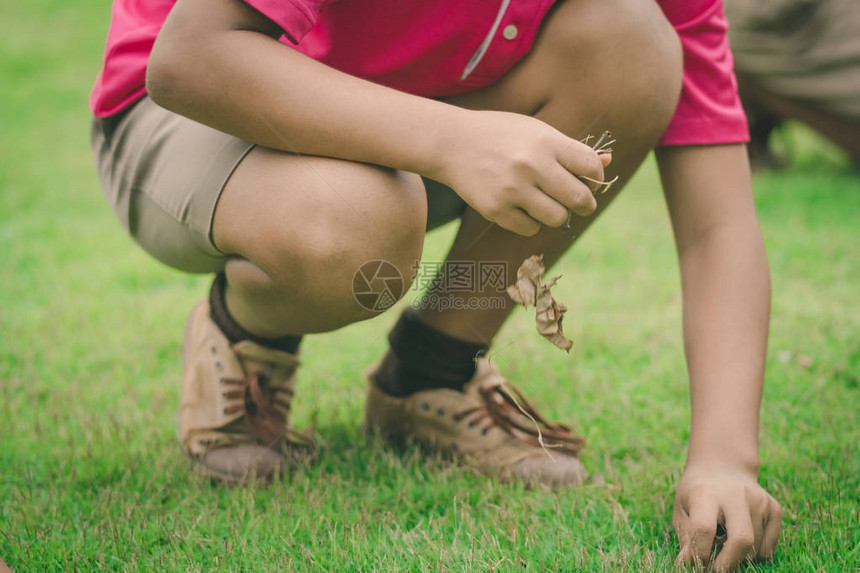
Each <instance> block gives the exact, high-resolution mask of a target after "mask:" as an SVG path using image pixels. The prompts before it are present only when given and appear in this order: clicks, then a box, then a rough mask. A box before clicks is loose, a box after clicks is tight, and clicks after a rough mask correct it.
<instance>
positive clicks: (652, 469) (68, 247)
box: [0, 0, 860, 573]
mask: <svg viewBox="0 0 860 573" xmlns="http://www.w3.org/2000/svg"><path fill="white" fill-rule="evenodd" d="M108 5H109V2H108V0H78V1H77V2H61V1H60V0H29V1H28V2H4V3H2V4H0V22H2V23H3V24H2V26H3V33H2V35H0V277H2V278H0V557H2V559H3V560H5V561H6V562H7V563H8V564H9V565H10V566H11V567H12V569H13V570H15V571H18V572H21V571H39V572H41V571H73V570H80V571H93V570H116V571H126V570H140V571H153V570H159V571H215V570H218V571H221V570H223V571H228V570H232V571H251V570H285V571H290V570H321V571H326V570H354V571H359V570H361V571H364V570H418V569H432V570H437V569H438V570H451V571H484V570H534V571H540V570H552V571H613V572H614V571H652V570H666V569H669V568H671V563H672V560H673V558H674V555H675V553H676V551H677V548H676V541H675V539H674V536H673V534H672V531H671V524H670V518H671V500H672V492H673V486H674V483H675V482H676V480H677V479H678V477H679V475H680V472H681V467H682V463H683V460H684V453H685V445H686V438H687V427H688V416H689V414H688V407H687V386H686V379H685V367H684V360H683V354H682V347H681V336H680V312H679V307H680V304H679V284H678V283H679V281H678V271H677V262H676V259H675V253H674V248H673V245H672V241H671V234H670V229H669V224H668V219H667V215H666V212H665V207H664V204H663V202H662V199H661V195H660V190H659V185H658V182H657V177H656V170H655V168H654V166H653V163H652V162H649V163H648V164H647V165H646V166H645V168H643V170H642V171H641V172H640V173H639V174H638V175H637V178H636V179H635V181H633V182H632V183H631V184H630V186H629V187H628V189H627V191H626V192H625V194H624V195H623V196H622V197H621V198H620V199H619V201H618V202H617V204H616V205H615V206H614V207H613V208H612V209H611V210H610V211H609V213H607V215H606V217H605V219H604V220H603V221H601V222H600V223H599V224H598V225H597V226H596V227H595V228H594V229H593V231H592V232H590V234H589V235H587V236H586V237H584V239H583V240H582V241H581V243H580V244H579V245H578V246H577V248H576V249H574V250H573V251H572V252H571V253H570V254H569V255H568V256H567V257H566V258H565V259H564V260H563V262H562V263H561V264H560V265H559V268H558V269H557V270H558V271H559V272H560V273H561V274H563V275H564V278H563V279H562V281H561V282H560V283H559V285H558V287H557V289H556V291H555V294H556V297H557V298H558V299H559V300H561V301H563V302H565V303H566V304H567V305H568V306H569V307H570V312H569V315H568V317H569V318H568V319H567V321H566V323H565V328H566V331H567V332H568V333H569V335H570V336H571V338H573V340H574V342H575V347H574V351H573V352H572V354H571V355H570V356H569V357H568V356H566V355H565V354H564V353H562V352H559V351H558V350H556V349H555V348H553V347H551V346H550V345H549V344H547V343H546V342H545V341H543V340H542V339H540V337H539V336H538V335H537V334H536V333H534V331H533V324H532V323H530V318H529V315H528V313H526V312H525V311H523V312H520V313H517V314H516V315H515V316H514V318H513V319H512V320H511V322H510V323H509V324H508V325H507V327H506V328H505V330H504V331H503V333H502V334H501V336H500V337H499V339H498V342H497V346H496V353H495V355H496V360H497V362H498V363H499V364H500V366H501V368H502V370H503V372H505V373H506V374H508V375H509V376H510V377H511V379H512V380H513V382H514V383H516V384H518V385H520V386H521V387H524V388H527V389H528V391H529V394H530V395H533V396H536V397H539V398H538V399H537V400H536V401H537V402H538V403H539V404H542V407H543V409H544V410H546V412H547V413H548V414H552V417H555V418H561V419H564V420H567V421H569V422H571V423H573V424H574V426H575V427H576V428H577V429H578V430H579V431H580V432H582V433H583V434H584V435H585V436H586V437H587V439H588V443H589V446H588V448H587V449H586V450H585V452H584V454H583V460H584V463H585V464H586V465H587V467H588V468H589V469H590V470H591V471H592V472H593V473H596V474H600V475H601V476H602V477H603V479H604V481H605V484H601V485H597V484H594V485H588V486H586V487H583V488H580V489H573V490H568V491H563V492H559V493H556V494H552V493H548V492H545V491H541V490H534V491H527V490H524V489H523V488H521V487H517V486H511V485H504V484H500V483H498V482H495V481H488V480H485V479H480V478H477V477H474V476H471V475H464V474H463V473H462V472H461V471H460V470H458V469H457V468H454V467H450V466H448V465H446V464H444V463H442V462H439V461H425V460H422V459H421V458H419V457H418V456H417V454H415V453H414V452H412V453H406V454H395V453H392V452H390V451H387V450H385V449H383V448H381V447H379V445H378V444H375V443H373V442H372V441H370V440H368V439H366V438H364V437H362V435H361V434H360V432H359V425H360V422H361V415H362V399H363V393H364V384H363V381H362V372H363V371H364V370H365V368H366V367H367V366H368V365H369V364H370V363H372V362H373V361H374V360H376V359H377V357H379V356H380V355H381V353H382V352H383V351H384V349H385V334H386V332H387V328H388V327H389V326H390V325H391V323H392V321H393V319H394V318H395V316H396V312H389V313H387V314H385V315H383V316H382V317H380V318H378V319H376V320H373V321H369V322H366V323H362V324H358V325H354V326H352V327H349V328H346V329H343V330H341V331H338V332H335V333H332V334H329V335H325V336H314V337H309V338H308V339H307V343H306V346H305V360H304V362H305V367H304V369H303V371H302V379H301V380H300V383H299V392H300V393H299V397H298V398H297V402H296V414H295V416H296V422H297V425H299V426H300V427H301V426H305V425H314V426H315V428H316V432H317V433H318V435H319V439H320V441H321V443H322V445H323V451H322V456H321V459H320V461H319V463H318V464H316V465H314V466H313V467H311V468H308V469H302V470H299V471H298V472H296V473H295V475H293V476H292V477H291V478H290V479H289V480H287V481H285V482H284V483H278V484H275V485H273V486H272V487H269V488H266V489H256V488H251V487H248V488H240V489H224V488H218V487H213V486H212V485H210V484H209V483H206V482H203V481H199V480H194V479H189V476H188V473H187V471H186V464H185V461H184V460H183V458H182V457H181V456H180V454H179V451H178V447H177V442H176V438H175V433H176V430H175V420H176V405H177V399H178V393H179V377H180V344H181V336H182V326H183V322H184V320H185V315H186V312H187V310H188V309H189V308H190V306H191V304H192V303H193V302H194V301H196V300H197V299H199V298H201V297H202V296H203V295H204V293H205V292H206V290H207V287H208V279H207V278H206V277H198V276H186V275H182V274H179V273H177V272H174V271H172V270H170V269H168V268H166V267H163V266H160V265H159V264H158V263H156V262H154V261H152V260H150V259H148V258H147V257H146V256H145V255H144V254H143V253H142V252H141V251H140V250H139V249H138V248H137V247H136V246H135V245H134V244H133V243H132V241H131V240H130V239H128V238H127V237H126V236H125V234H124V232H123V231H122V229H121V228H120V226H119V225H118V224H117V223H116V222H115V221H114V219H113V215H112V214H111V213H110V212H109V210H108V207H107V205H106V203H105V202H104V201H103V199H102V198H101V193H100V191H99V189H98V186H97V182H96V178H95V174H94V170H93V167H92V160H91V157H90V151H89V145H88V123H89V117H88V111H87V106H86V97H87V95H88V91H89V88H90V85H91V82H92V80H93V78H94V76H95V74H96V71H97V68H98V65H99V62H100V58H101V49H102V45H103V41H104V34H105V31H106V26H107V21H108ZM786 141H788V142H790V143H791V144H792V146H793V147H794V154H795V156H796V158H797V161H796V164H795V168H794V169H793V170H791V171H788V172H784V173H779V174H762V175H759V176H757V177H756V201H757V204H758V208H759V212H760V217H761V221H762V225H763V229H764V234H765V240H766V242H767V246H768V251H769V256H770V262H771V267H772V272H773V284H774V299H773V319H772V325H771V339H770V351H769V355H768V362H767V379H766V386H765V396H764V406H763V416H762V430H761V442H762V448H761V453H762V467H761V480H762V482H763V484H764V485H765V487H766V488H767V489H768V490H769V491H771V492H772V493H773V494H774V496H775V497H777V499H779V500H780V501H781V502H782V503H783V504H784V507H785V527H784V533H783V537H782V540H781V542H780V546H779V549H778V551H777V555H776V559H775V561H774V562H773V563H772V564H768V565H758V566H752V567H750V568H749V570H754V571H767V572H774V573H775V572H797V571H826V572H833V571H857V570H858V567H860V509H858V500H860V453H859V452H860V430H858V424H860V416H858V411H860V388H858V385H860V308H858V306H860V305H858V303H860V297H858V292H860V288H858V285H860V176H858V175H857V173H856V172H852V171H851V170H850V168H849V167H848V166H847V163H846V161H845V160H844V159H843V158H842V157H841V156H839V155H838V154H837V153H835V152H834V151H833V150H832V149H830V148H829V147H827V146H826V145H825V144H823V143H821V142H820V141H818V140H816V139H815V138H814V137H812V136H810V135H809V134H808V133H806V132H804V131H803V130H800V129H792V130H790V131H789V133H788V134H787V136H786ZM452 233H453V229H452V228H450V227H448V228H445V229H443V230H441V231H439V232H438V233H436V234H434V235H432V236H431V238H430V239H429V241H428V245H427V248H426V252H425V259H426V260H439V258H440V257H441V256H442V255H443V253H444V251H445V248H446V245H447V244H448V242H449V241H450V239H451V237H452ZM413 294H414V293H413Z"/></svg>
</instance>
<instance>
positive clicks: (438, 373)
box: [374, 308, 490, 397]
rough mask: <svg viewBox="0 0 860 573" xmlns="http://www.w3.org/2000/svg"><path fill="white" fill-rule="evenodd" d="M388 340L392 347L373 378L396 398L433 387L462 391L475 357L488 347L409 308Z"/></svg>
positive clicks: (469, 377)
mask: <svg viewBox="0 0 860 573" xmlns="http://www.w3.org/2000/svg"><path fill="white" fill-rule="evenodd" d="M388 341H389V342H390V343H391V348H390V350H389V351H388V354H386V356H385V358H384V359H383V360H382V364H380V365H379V369H378V370H377V371H376V376H375V380H374V381H375V382H376V385H377V386H379V388H380V389H382V390H383V391H384V392H385V393H386V394H390V395H392V396H398V397H404V396H409V395H410V394H413V393H415V392H418V391H419V390H429V389H435V388H451V389H452V390H462V389H463V385H464V384H466V382H468V381H469V380H470V379H471V378H472V376H474V375H475V368H476V366H475V358H477V357H478V356H479V355H481V354H485V353H486V352H487V350H489V349H490V347H489V345H487V344H477V343H474V342H468V341H466V340H460V339H458V338H454V337H451V336H448V335H447V334H443V333H441V332H439V331H438V330H434V329H433V328H430V327H429V326H427V325H426V324H424V323H423V322H421V320H420V319H419V318H418V312H417V311H416V310H415V309H412V308H409V309H407V310H406V311H404V312H403V314H402V315H401V316H400V319H399V320H398V321H397V324H395V325H394V328H393V329H392V330H391V333H390V334H389V335H388Z"/></svg>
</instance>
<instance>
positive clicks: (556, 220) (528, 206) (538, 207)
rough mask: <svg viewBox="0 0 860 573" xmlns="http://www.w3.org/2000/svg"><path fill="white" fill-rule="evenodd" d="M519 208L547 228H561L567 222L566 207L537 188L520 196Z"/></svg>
mask: <svg viewBox="0 0 860 573" xmlns="http://www.w3.org/2000/svg"><path fill="white" fill-rule="evenodd" d="M519 207H520V209H522V210H523V211H525V212H526V213H528V214H529V215H530V216H531V217H532V218H533V219H535V220H536V221H539V222H541V223H543V224H544V225H546V226H548V227H561V226H562V225H564V224H565V223H566V222H567V207H565V206H564V205H562V204H561V203H559V202H558V201H556V200H555V199H553V198H552V197H550V196H549V195H547V194H546V193H544V192H543V191H541V190H540V189H538V188H537V187H533V188H532V189H531V190H529V191H528V192H526V193H524V194H523V195H522V196H521V198H520V201H519Z"/></svg>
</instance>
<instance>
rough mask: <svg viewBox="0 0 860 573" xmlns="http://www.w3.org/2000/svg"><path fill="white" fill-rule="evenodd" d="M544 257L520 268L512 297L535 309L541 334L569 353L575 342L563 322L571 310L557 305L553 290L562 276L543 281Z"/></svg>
mask: <svg viewBox="0 0 860 573" xmlns="http://www.w3.org/2000/svg"><path fill="white" fill-rule="evenodd" d="M544 271H546V267H544V265H543V255H532V256H531V257H529V258H527V259H526V260H525V261H523V264H522V265H520V268H519V269H517V282H516V283H514V284H512V285H511V286H509V287H508V296H510V297H511V298H512V299H513V300H514V302H517V303H519V304H521V305H523V306H526V307H528V306H534V307H535V323H536V326H537V331H538V332H539V333H540V334H541V336H543V337H544V338H546V339H547V340H549V341H550V342H552V343H553V344H555V345H556V346H558V347H559V348H561V349H562V350H564V351H566V352H570V349H571V347H572V346H573V342H571V341H570V340H569V339H567V338H565V337H564V332H563V331H562V327H561V321H562V320H563V319H564V313H565V312H567V307H566V306H564V305H563V304H560V303H558V302H556V300H555V299H554V298H552V294H550V288H552V287H553V285H555V283H556V281H558V279H559V278H561V277H553V278H551V279H549V280H548V281H546V282H543V273H544Z"/></svg>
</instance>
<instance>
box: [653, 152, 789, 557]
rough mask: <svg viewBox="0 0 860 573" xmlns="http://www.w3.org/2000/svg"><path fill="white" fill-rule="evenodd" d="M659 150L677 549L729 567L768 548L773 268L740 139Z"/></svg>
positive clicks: (778, 516) (775, 527)
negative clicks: (677, 403)
mask: <svg viewBox="0 0 860 573" xmlns="http://www.w3.org/2000/svg"><path fill="white" fill-rule="evenodd" d="M657 157H658V161H659V165H660V173H661V175H662V178H663V187H664V190H665V194H666V201H667V203H668V206H669V212H670V215H671V218H672V225H673V228H674V231H675V239H676V243H677V247H678V256H679V259H680V265H681V282H682V290H683V305H684V343H685V350H686V355H687V365H688V370H689V376H690V397H691V408H692V412H691V428H690V446H689V452H688V456H687V465H686V467H685V470H684V475H683V477H682V479H681V483H680V484H679V486H678V491H677V495H676V498H675V511H674V517H673V524H674V526H675V529H676V531H677V533H678V536H679V540H680V543H681V552H680V554H679V556H678V559H679V561H687V562H692V561H695V560H696V559H701V560H702V561H704V562H707V560H708V558H709V555H710V551H711V546H712V543H713V539H714V534H715V531H716V527H717V524H718V523H719V524H721V525H723V526H725V528H726V530H727V532H728V538H727V540H726V543H725V545H724V547H723V549H722V551H721V552H720V555H719V557H718V558H717V559H716V561H715V562H714V566H715V569H716V570H718V571H722V570H731V569H733V568H734V567H736V566H737V565H738V564H739V563H742V562H743V561H744V559H746V558H755V557H770V556H771V555H772V554H773V550H774V547H775V545H776V541H777V538H778V537H779V532H780V528H781V523H782V509H781V508H780V506H779V504H778V503H777V502H776V501H775V500H774V499H773V498H772V497H771V496H770V495H769V494H768V493H767V492H766V491H764V490H763V489H762V488H761V487H760V486H759V485H758V422H759V406H760V403H761V391H762V379H763V376H764V360H765V353H766V348H767V334H768V321H769V317H770V316H769V315H770V275H769V271H768V266H767V258H766V256H765V251H764V243H763V241H762V237H761V231H760V230H759V225H758V220H757V218H756V213H755V207H754V204H753V198H752V185H751V182H750V171H749V165H748V163H747V155H746V150H745V149H744V146H743V145H723V146H696V147H692V146H691V147H665V148H660V149H658V152H657Z"/></svg>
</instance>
